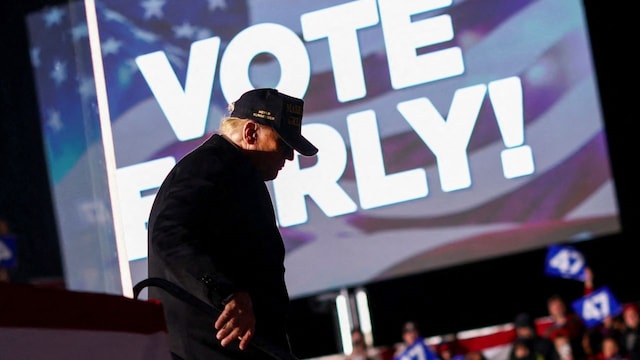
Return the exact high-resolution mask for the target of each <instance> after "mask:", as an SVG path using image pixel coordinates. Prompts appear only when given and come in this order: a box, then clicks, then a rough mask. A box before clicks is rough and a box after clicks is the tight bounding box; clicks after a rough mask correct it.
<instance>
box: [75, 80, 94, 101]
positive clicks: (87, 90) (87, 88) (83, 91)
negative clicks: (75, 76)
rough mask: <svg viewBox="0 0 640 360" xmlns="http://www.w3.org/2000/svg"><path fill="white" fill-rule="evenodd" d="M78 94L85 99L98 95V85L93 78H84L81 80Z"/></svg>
mask: <svg viewBox="0 0 640 360" xmlns="http://www.w3.org/2000/svg"><path fill="white" fill-rule="evenodd" d="M78 93H80V96H81V97H82V98H83V99H84V98H88V97H90V96H93V95H95V94H96V85H95V83H94V81H93V78H90V77H83V78H81V79H80V83H79V84H78Z"/></svg>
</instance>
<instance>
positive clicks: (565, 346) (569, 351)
mask: <svg viewBox="0 0 640 360" xmlns="http://www.w3.org/2000/svg"><path fill="white" fill-rule="evenodd" d="M549 339H551V341H552V342H553V346H554V349H555V352H554V357H553V358H554V359H555V360H580V359H585V357H584V356H583V357H576V356H575V353H574V351H573V349H574V348H573V347H572V346H571V337H570V336H569V333H568V332H567V331H566V330H565V329H562V328H559V329H556V330H555V331H554V332H552V333H551V334H549Z"/></svg>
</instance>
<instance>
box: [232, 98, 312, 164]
mask: <svg viewBox="0 0 640 360" xmlns="http://www.w3.org/2000/svg"><path fill="white" fill-rule="evenodd" d="M303 108H304V101H303V100H302V99H298V98H296V97H293V96H289V95H286V94H283V93H281V92H279V91H278V90H276V89H270V88H262V89H254V90H249V91H247V92H246V93H244V94H242V96H240V98H239V99H238V100H236V101H235V102H234V103H233V110H232V112H231V116H232V117H237V118H241V119H250V120H254V121H256V122H258V123H260V124H264V125H268V126H271V127H272V128H274V129H275V130H276V132H277V133H278V135H280V138H282V140H283V141H284V142H285V143H286V144H287V145H289V146H291V147H292V148H293V149H295V150H296V151H298V152H299V153H300V154H302V155H305V156H313V155H315V154H316V153H317V152H318V148H316V147H315V146H314V145H313V144H312V143H311V142H309V140H307V139H306V138H305V137H304V136H302V133H301V129H302V112H303Z"/></svg>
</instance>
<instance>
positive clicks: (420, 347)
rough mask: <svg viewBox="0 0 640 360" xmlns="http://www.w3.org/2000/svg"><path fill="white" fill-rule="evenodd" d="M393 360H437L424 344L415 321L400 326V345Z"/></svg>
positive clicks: (431, 350) (433, 352)
mask: <svg viewBox="0 0 640 360" xmlns="http://www.w3.org/2000/svg"><path fill="white" fill-rule="evenodd" d="M393 359H394V360H438V357H437V355H436V353H435V351H434V350H433V349H431V347H430V346H429V345H428V344H427V343H426V342H425V339H424V338H423V337H422V335H421V333H420V329H419V328H418V325H417V323H416V322H415V321H407V322H406V323H404V325H403V326H402V344H401V346H400V347H399V348H398V350H397V351H396V355H395V356H394V358H393Z"/></svg>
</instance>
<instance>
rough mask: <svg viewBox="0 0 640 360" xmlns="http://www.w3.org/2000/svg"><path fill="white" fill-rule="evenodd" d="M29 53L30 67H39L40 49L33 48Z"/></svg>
mask: <svg viewBox="0 0 640 360" xmlns="http://www.w3.org/2000/svg"><path fill="white" fill-rule="evenodd" d="M29 53H30V55H31V65H33V67H35V68H37V67H40V64H41V62H40V48H37V47H35V48H33V49H31V51H30V52H29Z"/></svg>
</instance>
